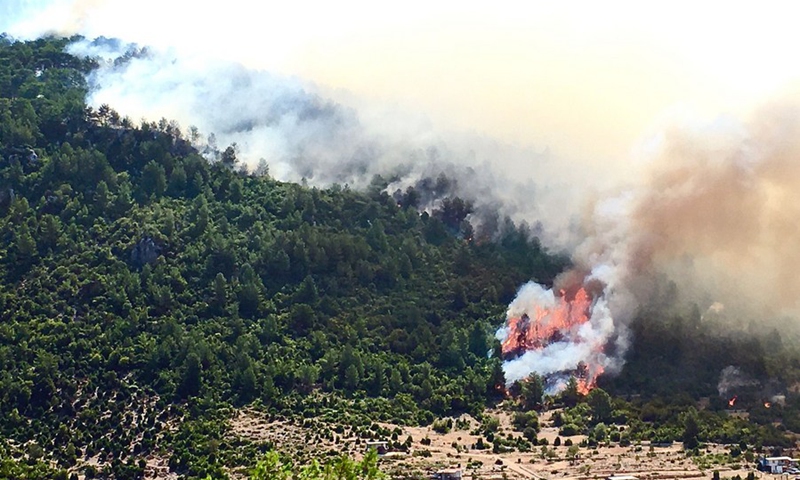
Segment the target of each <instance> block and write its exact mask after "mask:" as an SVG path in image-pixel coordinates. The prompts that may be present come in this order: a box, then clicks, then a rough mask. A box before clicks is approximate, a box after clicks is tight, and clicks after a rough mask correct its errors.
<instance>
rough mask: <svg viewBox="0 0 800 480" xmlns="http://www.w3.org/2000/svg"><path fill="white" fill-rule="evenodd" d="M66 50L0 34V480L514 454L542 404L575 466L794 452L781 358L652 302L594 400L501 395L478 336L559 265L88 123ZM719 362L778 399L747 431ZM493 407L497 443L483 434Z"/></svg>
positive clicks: (484, 234)
mask: <svg viewBox="0 0 800 480" xmlns="http://www.w3.org/2000/svg"><path fill="white" fill-rule="evenodd" d="M68 43H69V40H68V39H41V40H37V41H34V42H27V43H22V42H13V41H11V40H9V39H7V38H5V37H2V38H0V92H1V93H2V95H1V96H0V156H2V159H1V160H0V236H2V238H3V239H4V241H3V242H2V245H0V278H2V281H0V307H1V308H0V312H2V317H1V318H0V432H2V439H1V440H0V477H2V478H69V477H70V476H73V477H75V478H91V477H99V478H120V479H127V478H143V476H145V475H147V476H148V477H151V478H152V477H153V476H155V475H161V474H164V475H180V476H182V477H185V478H203V477H205V476H206V475H210V476H211V477H212V478H225V476H228V475H233V476H238V477H242V476H244V475H246V473H247V472H248V471H249V470H250V469H251V468H253V467H254V466H255V465H256V463H257V462H258V461H259V459H261V458H262V457H263V455H264V454H265V452H268V451H273V450H279V451H281V454H283V455H286V456H288V457H290V458H296V459H300V460H302V461H307V460H309V459H311V458H322V459H324V458H326V457H329V456H335V455H336V454H338V453H340V452H342V451H346V452H349V453H351V454H353V455H355V456H357V455H359V454H360V452H362V451H363V448H362V446H363V442H364V441H366V440H368V439H389V441H390V442H391V443H392V446H393V447H394V448H396V449H398V450H403V449H405V450H408V445H411V444H412V443H413V444H414V445H417V443H416V442H418V441H420V440H421V439H410V436H409V439H406V438H399V437H398V433H397V432H398V431H399V432H403V433H404V432H406V431H412V430H410V429H411V428H416V429H417V430H413V431H414V432H417V431H422V430H421V429H422V428H423V427H425V428H427V427H430V428H432V429H434V431H442V430H448V431H449V430H450V428H451V426H452V423H453V419H457V418H460V416H462V415H465V414H468V415H470V418H473V419H475V425H471V426H472V427H474V428H475V433H474V435H473V436H474V437H475V438H479V439H480V445H481V447H476V449H477V450H483V449H489V448H491V449H492V451H493V452H495V453H503V452H507V451H513V450H516V451H520V452H523V451H524V452H529V451H531V449H533V448H535V447H537V446H542V447H544V446H545V444H544V442H546V441H549V440H547V439H545V438H537V434H538V432H539V429H540V425H539V424H538V419H537V418H535V417H536V415H535V413H533V414H528V413H520V412H518V411H519V410H523V411H532V410H542V409H546V408H550V407H558V408H559V409H560V410H559V413H558V414H557V415H554V414H551V415H548V417H547V418H548V422H552V425H548V427H549V428H550V429H551V430H553V429H556V428H557V429H558V431H559V434H560V435H561V436H563V437H565V438H567V437H570V436H576V435H580V436H581V437H580V438H581V440H576V444H577V443H579V442H580V441H583V443H582V447H581V448H595V449H596V448H597V447H598V445H600V446H602V445H603V444H604V442H608V444H610V443H612V442H614V443H615V444H617V445H618V446H620V447H622V446H629V445H631V443H635V442H642V441H653V442H667V443H668V442H672V441H681V440H682V441H685V442H687V443H686V446H687V450H689V451H692V450H693V449H694V453H695V454H697V455H701V451H700V450H699V449H698V445H697V444H699V442H720V443H731V444H737V448H739V452H738V454H736V455H734V457H738V455H739V454H742V453H748V454H749V456H748V458H749V460H748V461H752V458H753V455H755V454H756V453H762V452H765V451H768V450H769V449H770V448H790V447H791V446H792V445H793V437H792V435H791V431H798V430H800V400H798V398H797V396H796V395H794V394H792V393H791V392H789V391H787V390H786V388H785V387H786V386H787V385H791V384H792V383H794V382H796V381H797V379H798V378H800V377H799V376H798V374H797V372H798V368H800V362H798V358H800V356H798V354H797V352H796V349H795V348H794V347H793V346H792V345H788V344H789V343H790V339H792V338H794V337H790V336H787V337H786V340H784V341H783V342H782V341H781V336H782V335H783V333H784V332H780V333H779V332H778V331H777V330H775V331H767V332H765V333H764V332H758V331H757V330H758V326H757V325H756V326H754V327H753V328H752V329H751V334H748V335H745V334H742V333H741V332H738V333H737V332H729V333H726V334H722V335H721V334H720V333H719V331H720V329H721V326H720V325H717V324H714V323H713V321H710V320H707V319H706V320H703V319H701V316H700V314H699V312H688V313H687V312H684V311H679V310H676V309H672V308H670V307H669V306H668V305H669V300H670V297H669V295H668V293H667V294H665V298H664V300H663V301H662V302H661V304H660V306H659V307H658V308H652V309H650V310H644V311H642V312H640V314H639V315H638V317H637V319H636V320H635V321H634V323H633V324H632V325H631V331H632V347H631V351H630V354H629V358H628V363H627V364H626V366H625V368H624V370H623V371H622V373H621V375H619V376H618V377H601V379H600V386H601V387H603V388H605V389H606V390H608V391H609V392H610V393H611V394H612V395H616V396H615V397H611V396H609V395H608V394H607V393H606V392H605V391H603V390H600V389H596V390H594V391H593V392H592V393H590V394H589V396H588V397H583V396H582V395H578V394H577V392H576V391H575V390H574V388H567V389H566V391H565V392H563V393H562V394H560V395H555V396H548V395H544V393H545V392H542V391H541V386H540V385H538V384H537V379H536V378H534V379H532V380H531V381H529V382H523V383H522V384H517V385H514V386H513V387H512V388H511V393H512V394H514V395H515V396H514V397H513V398H512V399H508V398H507V397H506V395H505V394H506V392H505V390H504V386H505V379H504V376H503V371H502V368H501V359H500V358H499V344H498V342H497V341H496V340H495V338H494V332H495V330H496V329H497V327H498V326H499V325H500V324H501V323H502V321H503V319H504V312H505V309H506V308H507V305H508V303H509V301H511V299H512V298H513V297H514V295H515V293H516V291H517V288H518V287H519V286H520V285H521V284H523V283H524V282H526V281H529V280H531V279H533V280H536V281H538V282H539V283H542V284H546V285H549V284H552V282H553V279H554V278H555V276H556V275H558V274H559V273H560V272H562V271H563V270H564V268H565V267H566V266H567V264H568V261H567V260H566V259H565V258H563V257H560V256H555V255H551V254H548V253H547V252H545V251H544V250H543V249H542V248H541V246H540V245H539V243H538V241H537V240H536V238H534V237H533V236H532V235H531V234H530V231H529V229H528V228H526V227H525V226H517V225H514V224H513V223H512V222H511V221H510V220H508V219H504V218H498V219H497V222H496V223H497V225H499V226H498V227H497V228H495V229H494V230H491V231H487V230H478V231H473V227H472V226H471V225H470V224H469V222H468V215H469V213H470V205H469V203H468V202H465V201H463V200H462V199H460V198H457V197H448V196H443V197H442V198H439V199H438V200H439V202H438V203H437V204H438V205H439V206H438V207H437V208H435V209H432V210H431V211H428V212H424V211H420V209H419V208H418V207H419V205H418V199H419V195H420V194H419V192H416V191H415V190H414V189H413V188H409V189H408V190H406V191H404V192H398V193H396V194H392V195H390V194H389V193H388V192H386V187H387V186H388V185H389V184H390V183H391V181H392V180H393V179H392V178H388V177H387V178H383V177H380V176H376V177H375V178H374V179H373V181H372V184H371V185H370V186H369V187H368V188H365V189H363V190H356V189H353V188H350V187H349V186H347V185H333V186H331V187H330V188H316V187H309V186H307V185H305V184H291V183H284V182H280V181H277V180H275V179H273V178H271V177H270V176H269V172H268V165H269V159H267V161H266V163H265V164H263V165H262V166H261V168H259V170H258V171H257V172H248V171H246V169H243V168H242V167H241V165H240V162H239V161H238V160H237V158H236V157H237V149H236V146H235V145H231V146H228V147H226V148H224V149H223V150H221V151H211V152H204V153H205V154H206V156H203V155H201V154H200V153H199V152H198V150H197V149H196V148H195V146H194V145H193V144H192V141H191V137H192V134H191V132H190V133H189V134H184V133H182V131H181V127H180V126H178V125H177V124H175V123H174V122H170V121H169V120H166V119H164V120H161V121H159V122H147V121H141V122H134V121H132V120H131V119H129V118H124V117H122V116H120V114H118V113H117V112H116V111H115V110H114V109H113V106H107V105H104V106H102V107H100V108H98V109H96V110H95V109H93V108H91V107H88V106H87V105H86V104H85V97H86V94H87V88H88V86H87V83H86V80H85V75H86V74H87V73H88V72H90V71H91V69H92V68H93V67H94V66H95V65H96V64H95V63H94V61H92V60H82V59H78V58H75V57H73V56H70V55H68V54H66V53H64V47H65V46H66V45H67V44H68ZM208 158H211V159H212V160H211V161H209V159H208ZM437 181H438V182H447V178H445V177H439V178H436V179H430V183H431V184H435V183H436V182H437ZM428 193H429V192H428ZM790 333H791V334H792V335H794V331H791V332H790ZM730 365H737V367H739V368H741V369H742V371H743V373H742V375H743V376H745V375H746V376H748V378H759V379H768V380H770V381H774V382H777V386H775V388H774V390H775V391H774V392H772V393H771V394H770V395H772V394H775V393H786V394H787V395H784V396H785V401H784V403H783V404H781V405H778V404H776V405H775V406H774V407H773V408H771V409H769V408H767V407H766V406H763V401H764V400H765V395H766V390H767V388H766V387H765V388H762V386H764V385H762V384H759V385H758V386H756V385H755V384H753V383H752V382H751V383H750V384H748V383H746V382H745V383H743V384H741V385H739V386H738V387H737V388H739V390H736V392H734V393H737V394H738V395H739V396H740V397H741V403H740V405H744V406H745V408H746V409H748V410H749V412H748V413H749V414H750V419H749V420H743V419H741V418H738V417H731V416H729V415H728V414H727V413H726V411H725V410H726V401H727V398H724V397H723V396H721V393H722V392H720V395H718V394H717V393H716V390H717V384H718V381H719V378H720V372H721V371H723V370H724V369H725V368H726V367H727V366H730ZM763 383H764V384H767V382H766V380H765V381H764V382H763ZM725 393H726V394H727V391H726V392H725ZM701 397H712V398H711V399H710V400H707V401H706V402H705V403H706V405H705V406H701V403H702V402H699V400H700V398H701ZM498 405H501V407H502V408H504V409H506V410H507V412H506V413H505V414H503V415H504V417H503V418H506V417H510V416H511V415H515V417H514V418H515V419H514V423H515V431H516V432H517V433H516V434H510V433H509V434H508V435H507V436H505V437H501V436H500V435H499V434H498V435H496V436H495V435H494V434H495V433H496V432H495V430H496V428H497V427H496V426H494V427H492V420H491V419H492V416H491V415H486V416H484V412H485V409H486V408H487V407H497V406H498ZM243 412H244V413H243ZM526 415H528V416H526ZM251 417H253V418H257V419H259V422H263V423H264V424H265V425H268V426H269V428H271V429H274V430H277V433H275V435H277V436H267V435H266V434H265V433H264V432H254V431H253V428H254V427H252V425H247V424H243V423H242V421H241V419H242V418H251ZM464 418H466V417H464ZM448 422H449V424H450V426H447V425H448ZM456 422H457V420H456ZM478 422H480V423H478ZM506 423H508V422H506ZM774 423H775V424H778V425H779V426H776V425H775V424H774ZM259 425H260V424H259ZM401 427H408V429H406V430H403V429H401ZM457 428H460V429H464V430H466V429H469V428H470V424H467V425H466V426H464V425H462V426H461V427H457ZM492 428H494V429H495V430H492ZM510 428H511V427H509V429H510ZM553 431H554V430H553ZM787 431H788V432H787ZM287 432H288V433H287ZM297 432H300V433H297ZM271 433H272V430H270V434H271ZM290 433H291V434H292V435H294V437H292V438H291V443H289V442H288V441H287V443H286V444H281V441H280V439H282V438H284V437H281V436H280V435H284V434H285V435H287V436H289V434H290ZM551 436H552V435H551ZM287 438H288V437H287ZM276 439H278V440H276ZM484 439H485V442H484ZM412 440H413V442H412ZM560 441H561V440H560V438H559V442H560ZM693 443H694V444H695V445H693ZM311 444H314V445H318V446H321V447H319V448H310V447H309V445H311ZM739 445H741V447H739ZM454 448H455V447H454ZM458 448H461V447H458ZM639 448H640V449H641V447H639ZM545 450H546V449H545ZM456 451H458V449H456ZM565 451H566V450H565ZM731 454H733V453H731ZM542 455H544V453H543V454H542ZM269 458H272V459H273V460H274V457H269ZM587 475H588V474H587Z"/></svg>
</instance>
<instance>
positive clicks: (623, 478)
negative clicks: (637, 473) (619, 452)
mask: <svg viewBox="0 0 800 480" xmlns="http://www.w3.org/2000/svg"><path fill="white" fill-rule="evenodd" d="M606 480H639V477H634V476H633V475H626V474H624V473H623V474H619V475H609V476H608V477H606Z"/></svg>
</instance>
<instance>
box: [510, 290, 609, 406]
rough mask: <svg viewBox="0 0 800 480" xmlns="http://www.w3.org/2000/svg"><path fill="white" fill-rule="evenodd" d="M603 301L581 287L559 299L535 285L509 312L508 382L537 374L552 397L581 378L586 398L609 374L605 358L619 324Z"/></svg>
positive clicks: (521, 294)
mask: <svg viewBox="0 0 800 480" xmlns="http://www.w3.org/2000/svg"><path fill="white" fill-rule="evenodd" d="M604 307H605V303H604V302H603V301H602V298H598V299H594V298H593V297H592V295H591V294H590V293H589V290H588V289H587V287H586V286H585V285H584V284H583V278H582V277H581V279H580V283H578V284H577V285H574V286H573V287H572V288H569V287H567V288H564V289H560V290H559V291H558V293H554V292H553V291H552V290H550V289H546V288H545V287H542V286H541V285H538V284H535V283H529V284H527V285H526V286H524V287H523V288H522V289H520V292H519V294H518V295H517V298H516V299H515V300H514V302H513V303H512V304H511V305H510V306H509V311H508V315H507V320H506V324H505V326H504V327H503V328H501V330H500V331H498V338H499V339H500V341H501V345H502V352H503V358H504V359H505V363H504V371H505V373H506V381H507V382H508V383H509V384H510V383H513V382H514V381H517V380H521V379H523V378H525V377H527V376H529V375H530V374H531V373H534V372H535V373H538V374H540V375H542V376H543V377H545V381H546V383H548V384H549V387H550V390H551V391H557V390H561V389H562V388H563V386H564V385H565V384H566V383H565V379H566V378H569V377H570V376H573V377H575V379H576V380H577V382H578V391H579V392H580V393H583V394H586V393H588V392H589V391H590V390H591V389H592V388H594V387H595V385H596V383H597V377H598V376H599V375H600V374H602V373H603V372H604V371H605V363H606V361H607V357H606V356H605V355H604V353H603V349H604V347H605V343H606V341H607V340H608V337H609V334H610V332H613V321H612V320H611V318H610V314H609V313H608V310H607V308H604ZM595 317H597V318H596V319H595Z"/></svg>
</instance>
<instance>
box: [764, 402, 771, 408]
mask: <svg viewBox="0 0 800 480" xmlns="http://www.w3.org/2000/svg"><path fill="white" fill-rule="evenodd" d="M771 406H772V404H771V403H769V402H764V408H769V407H771Z"/></svg>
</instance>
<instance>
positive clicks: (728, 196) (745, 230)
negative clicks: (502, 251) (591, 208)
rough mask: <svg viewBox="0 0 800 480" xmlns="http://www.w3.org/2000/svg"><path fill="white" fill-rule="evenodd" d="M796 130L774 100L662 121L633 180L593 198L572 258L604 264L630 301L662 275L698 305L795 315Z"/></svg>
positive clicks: (799, 214) (793, 110)
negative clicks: (708, 116) (714, 115)
mask: <svg viewBox="0 0 800 480" xmlns="http://www.w3.org/2000/svg"><path fill="white" fill-rule="evenodd" d="M799 134H800V107H799V106H798V105H790V104H787V103H783V102H782V103H777V102H776V103H773V104H771V105H768V106H766V107H764V108H762V109H761V110H759V111H757V112H756V113H755V114H754V115H753V117H752V119H750V120H749V121H746V122H739V121H735V120H730V119H726V120H718V121H716V122H714V123H712V124H708V125H703V126H699V127H698V126H673V127H671V128H669V129H666V130H665V131H664V132H663V133H662V134H661V137H660V142H659V143H660V147H659V148H658V149H657V153H656V154H655V155H654V157H653V158H652V160H651V161H650V163H649V165H648V169H647V172H646V175H645V176H644V177H643V178H642V179H641V180H640V182H639V184H638V185H637V186H636V187H635V188H634V189H632V190H630V191H629V192H628V193H627V194H626V195H624V196H621V197H618V198H616V199H614V200H611V201H605V202H602V203H599V204H598V205H597V208H596V209H595V212H594V215H593V216H592V227H593V228H594V229H595V230H593V231H592V232H591V235H590V236H589V237H588V238H589V239H588V240H587V241H586V242H585V243H584V245H582V247H581V248H580V249H579V250H578V252H577V254H576V259H578V260H579V261H580V262H581V263H583V264H585V265H587V266H593V267H594V266H596V265H598V264H606V265H607V266H608V269H609V270H608V271H609V274H611V275H612V277H615V278H616V279H617V281H618V282H619V283H620V284H622V285H627V286H629V289H630V290H631V291H632V292H633V293H634V294H635V295H636V296H637V297H639V298H638V300H639V302H646V301H647V300H648V297H650V296H651V295H652V293H653V290H652V289H651V288H650V286H652V285H653V281H654V279H656V278H667V279H669V280H672V281H673V282H675V285H676V287H677V290H678V292H679V293H680V295H681V298H682V299H683V300H686V301H691V302H700V303H703V305H701V307H702V309H706V308H709V307H711V306H712V305H713V304H715V302H716V304H717V305H719V304H722V305H724V306H725V307H726V308H725V311H726V312H727V313H728V314H731V312H732V311H733V312H739V314H745V315H753V314H757V315H759V316H760V317H761V318H760V320H761V319H763V318H764V317H765V316H767V317H769V316H776V315H781V314H794V313H796V311H797V307H798V300H800V278H798V276H797V271H798V268H799V267H800V251H799V250H798V249H797V248H796V245H797V244H798V242H800V228H798V220H800V191H798V188H797V187H798V185H800V135H799ZM614 219H616V221H615V220H614ZM598 227H600V228H598Z"/></svg>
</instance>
